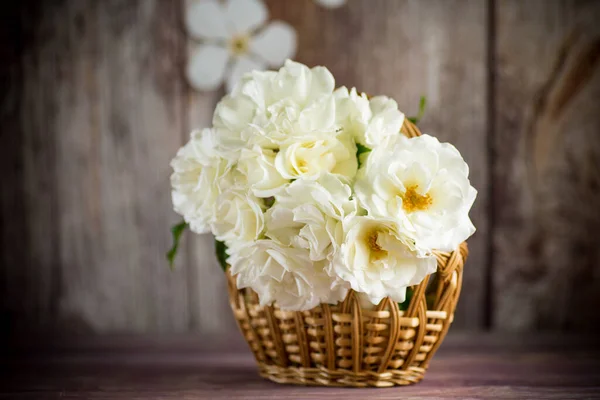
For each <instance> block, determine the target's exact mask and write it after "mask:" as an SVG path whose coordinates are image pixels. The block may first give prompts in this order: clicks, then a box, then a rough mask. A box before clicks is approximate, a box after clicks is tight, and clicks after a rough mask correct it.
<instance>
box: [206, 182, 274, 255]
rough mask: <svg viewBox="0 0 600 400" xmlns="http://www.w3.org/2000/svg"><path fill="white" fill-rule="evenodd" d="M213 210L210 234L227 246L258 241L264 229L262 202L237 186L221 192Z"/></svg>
mask: <svg viewBox="0 0 600 400" xmlns="http://www.w3.org/2000/svg"><path fill="white" fill-rule="evenodd" d="M214 207H215V209H214V219H213V223H212V225H211V227H212V232H213V233H214V235H215V236H216V238H217V239H219V240H220V241H223V242H225V243H227V244H228V245H229V246H232V245H236V244H238V243H247V242H251V241H253V240H256V239H258V237H259V236H260V234H261V232H262V230H263V227H264V214H263V208H264V204H263V201H262V200H261V199H259V198H257V197H256V196H254V195H252V194H251V193H248V191H247V190H246V189H245V188H243V187H240V186H238V185H236V186H232V187H230V188H228V189H227V190H225V191H223V192H222V193H221V194H220V195H219V196H218V197H217V198H216V204H215V206H214Z"/></svg>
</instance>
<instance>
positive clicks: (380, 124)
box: [334, 87, 404, 149]
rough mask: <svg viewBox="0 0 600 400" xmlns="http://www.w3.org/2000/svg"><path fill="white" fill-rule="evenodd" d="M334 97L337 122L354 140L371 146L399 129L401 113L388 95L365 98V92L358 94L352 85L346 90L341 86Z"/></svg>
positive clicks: (394, 133) (381, 141)
mask: <svg viewBox="0 0 600 400" xmlns="http://www.w3.org/2000/svg"><path fill="white" fill-rule="evenodd" d="M334 96H335V99H336V108H337V118H338V122H339V123H340V124H341V126H342V128H343V129H344V131H346V132H348V133H350V134H351V135H353V136H354V138H355V140H356V141H357V143H360V144H362V145H363V146H366V147H368V148H370V149H372V148H374V147H377V146H378V145H380V144H384V143H385V142H386V140H387V139H388V138H389V137H391V136H395V135H397V134H398V132H400V128H401V127H402V124H403V123H404V114H403V113H401V112H400V111H399V110H398V104H397V103H396V102H395V101H394V100H392V99H390V98H389V97H386V96H376V97H373V98H371V99H368V98H367V95H366V94H364V93H361V94H358V92H357V91H356V89H355V88H352V89H351V90H350V91H349V90H348V89H347V88H345V87H341V88H339V89H337V90H336V91H335V93H334Z"/></svg>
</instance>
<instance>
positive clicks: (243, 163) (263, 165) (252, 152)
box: [237, 146, 289, 197]
mask: <svg viewBox="0 0 600 400" xmlns="http://www.w3.org/2000/svg"><path fill="white" fill-rule="evenodd" d="M275 155H276V154H275V152H274V151H273V150H271V149H263V148H261V147H260V146H253V147H252V148H251V149H242V152H241V155H240V159H239V161H238V164H237V169H238V170H239V171H240V172H241V173H242V174H243V175H244V176H245V177H246V180H247V182H248V185H250V188H251V189H252V192H253V193H254V195H255V196H258V197H271V196H273V195H275V194H276V193H278V192H279V191H281V189H282V188H283V187H284V186H285V185H286V184H287V183H288V182H289V180H288V179H286V178H284V177H283V176H281V174H280V173H279V171H278V170H277V169H276V168H275Z"/></svg>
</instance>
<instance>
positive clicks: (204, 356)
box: [0, 334, 600, 400]
mask: <svg viewBox="0 0 600 400" xmlns="http://www.w3.org/2000/svg"><path fill="white" fill-rule="evenodd" d="M595 342H596V340H595V339H594V338H592V337H578V336H552V335H540V336H516V335H497V334H496V335H482V334H479V335H466V334H458V335H456V334H454V335H452V334H451V335H450V336H449V337H448V338H447V339H446V342H445V343H444V344H443V345H442V347H441V349H440V351H439V352H438V354H437V355H436V357H435V358H434V360H433V362H432V363H431V366H430V368H429V371H428V372H427V374H426V376H425V379H424V380H423V381H422V382H421V383H419V384H417V385H413V386H409V387H397V388H386V389H340V388H321V387H302V386H292V385H280V384H276V383H272V382H269V381H267V380H265V379H262V378H261V377H260V376H258V373H257V369H256V367H255V364H254V359H253V358H252V355H251V354H250V352H249V351H248V350H247V348H246V347H245V344H244V343H243V342H242V341H241V338H240V337H238V336H236V337H233V338H228V339H227V340H225V338H221V339H214V338H206V337H201V336H189V335H188V336H170V337H149V336H100V337H93V338H71V339H69V340H65V339H60V340H58V339H54V340H53V339H48V338H45V339H39V338H38V339H31V338H29V339H21V341H20V343H13V344H11V347H10V348H9V352H8V353H7V355H5V356H4V357H3V362H2V366H3V369H4V372H3V373H2V376H1V377H0V383H1V386H0V398H2V399H4V398H5V399H128V400H134V399H199V398H210V399H245V398H257V399H296V398H307V399H309V398H310V399H334V398H346V399H365V398H369V399H397V398H411V399H437V398H440V399H445V398H461V399H466V398H477V399H480V398H492V399H567V398H569V399H575V398H577V399H593V398H599V399H600V373H599V371H600V348H599V347H598V345H596V344H595Z"/></svg>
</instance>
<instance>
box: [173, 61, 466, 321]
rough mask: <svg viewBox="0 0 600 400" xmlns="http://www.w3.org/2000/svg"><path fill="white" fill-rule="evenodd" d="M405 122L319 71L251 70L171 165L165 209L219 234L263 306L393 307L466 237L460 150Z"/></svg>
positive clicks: (289, 66) (241, 279)
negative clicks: (410, 130)
mask: <svg viewBox="0 0 600 400" xmlns="http://www.w3.org/2000/svg"><path fill="white" fill-rule="evenodd" d="M404 120H405V116H404V114H403V113H402V112H400V111H399V110H398V106H397V104H396V102H395V101H394V100H392V99H389V98H387V97H384V96H377V97H372V98H369V97H367V96H366V95H365V94H364V93H363V94H359V93H358V92H357V90H356V89H354V88H353V89H351V90H348V89H347V88H345V87H342V88H339V89H335V81H334V78H333V76H332V75H331V73H330V72H329V71H328V70H327V69H326V68H324V67H315V68H312V69H309V68H308V67H306V66H304V65H302V64H299V63H296V62H292V61H287V62H286V63H285V66H284V67H282V68H281V69H280V70H279V71H277V72H274V71H268V72H259V71H254V72H252V73H249V74H247V75H246V76H245V77H244V78H243V79H242V80H241V82H239V83H238V84H237V86H236V87H235V88H234V89H233V91H232V93H231V94H229V95H227V96H225V97H224V98H223V99H222V100H221V101H220V102H219V104H218V105H217V107H216V110H215V113H214V117H213V126H212V128H206V129H203V130H201V131H195V132H192V134H191V138H190V141H189V142H188V143H187V144H186V145H185V146H184V147H182V148H181V149H180V150H179V152H178V153H177V156H176V157H175V158H174V159H173V161H172V163H171V166H172V167H173V170H174V172H173V175H172V176H171V185H172V189H173V191H172V197H173V205H174V208H175V211H176V212H177V213H179V214H181V215H182V216H183V218H184V220H185V222H186V223H187V224H188V225H189V227H190V228H191V230H192V231H194V232H196V233H200V234H201V233H207V232H212V233H213V234H214V235H215V237H216V239H217V240H218V241H219V245H220V246H225V249H226V255H225V257H226V262H227V264H228V265H230V273H231V274H232V275H233V276H235V277H236V279H237V287H238V288H251V289H252V290H254V291H255V292H256V293H257V294H258V297H259V299H260V304H261V305H271V304H276V305H277V306H278V307H279V308H280V309H282V310H293V311H298V310H308V309H311V308H313V307H315V306H317V305H319V304H321V303H328V304H336V303H338V302H340V301H341V300H343V299H344V298H345V296H346V294H347V292H348V290H349V289H353V290H354V291H355V292H357V293H358V294H359V295H360V296H361V300H363V301H364V302H367V303H368V302H370V303H372V304H378V303H379V302H380V301H381V300H382V299H383V298H386V297H389V298H391V299H392V300H393V301H395V302H403V301H404V300H405V297H406V289H407V287H409V286H411V285H416V284H418V283H420V282H421V281H422V280H423V279H424V278H425V277H426V276H427V275H428V274H431V273H433V272H435V270H436V266H437V264H436V258H435V256H434V255H433V250H440V251H453V250H455V249H456V248H457V247H458V245H459V244H460V243H461V242H463V241H464V240H465V239H467V238H468V237H469V236H470V235H472V234H473V232H474V231H475V228H474V226H473V224H472V223H471V221H470V219H469V216H468V212H469V209H470V208H471V206H472V204H473V201H474V200H475V196H476V190H475V189H474V188H473V187H472V186H471V185H470V183H469V179H468V174H469V168H468V166H467V164H466V163H465V162H464V160H463V158H462V157H461V155H460V153H459V152H458V151H457V150H456V148H455V147H454V146H452V145H450V144H447V143H440V142H439V141H438V140H437V139H435V138H434V137H431V136H428V135H422V136H419V137H414V138H410V139H409V138H407V137H405V136H403V135H402V134H400V133H399V132H400V128H401V127H402V124H403V123H404Z"/></svg>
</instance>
